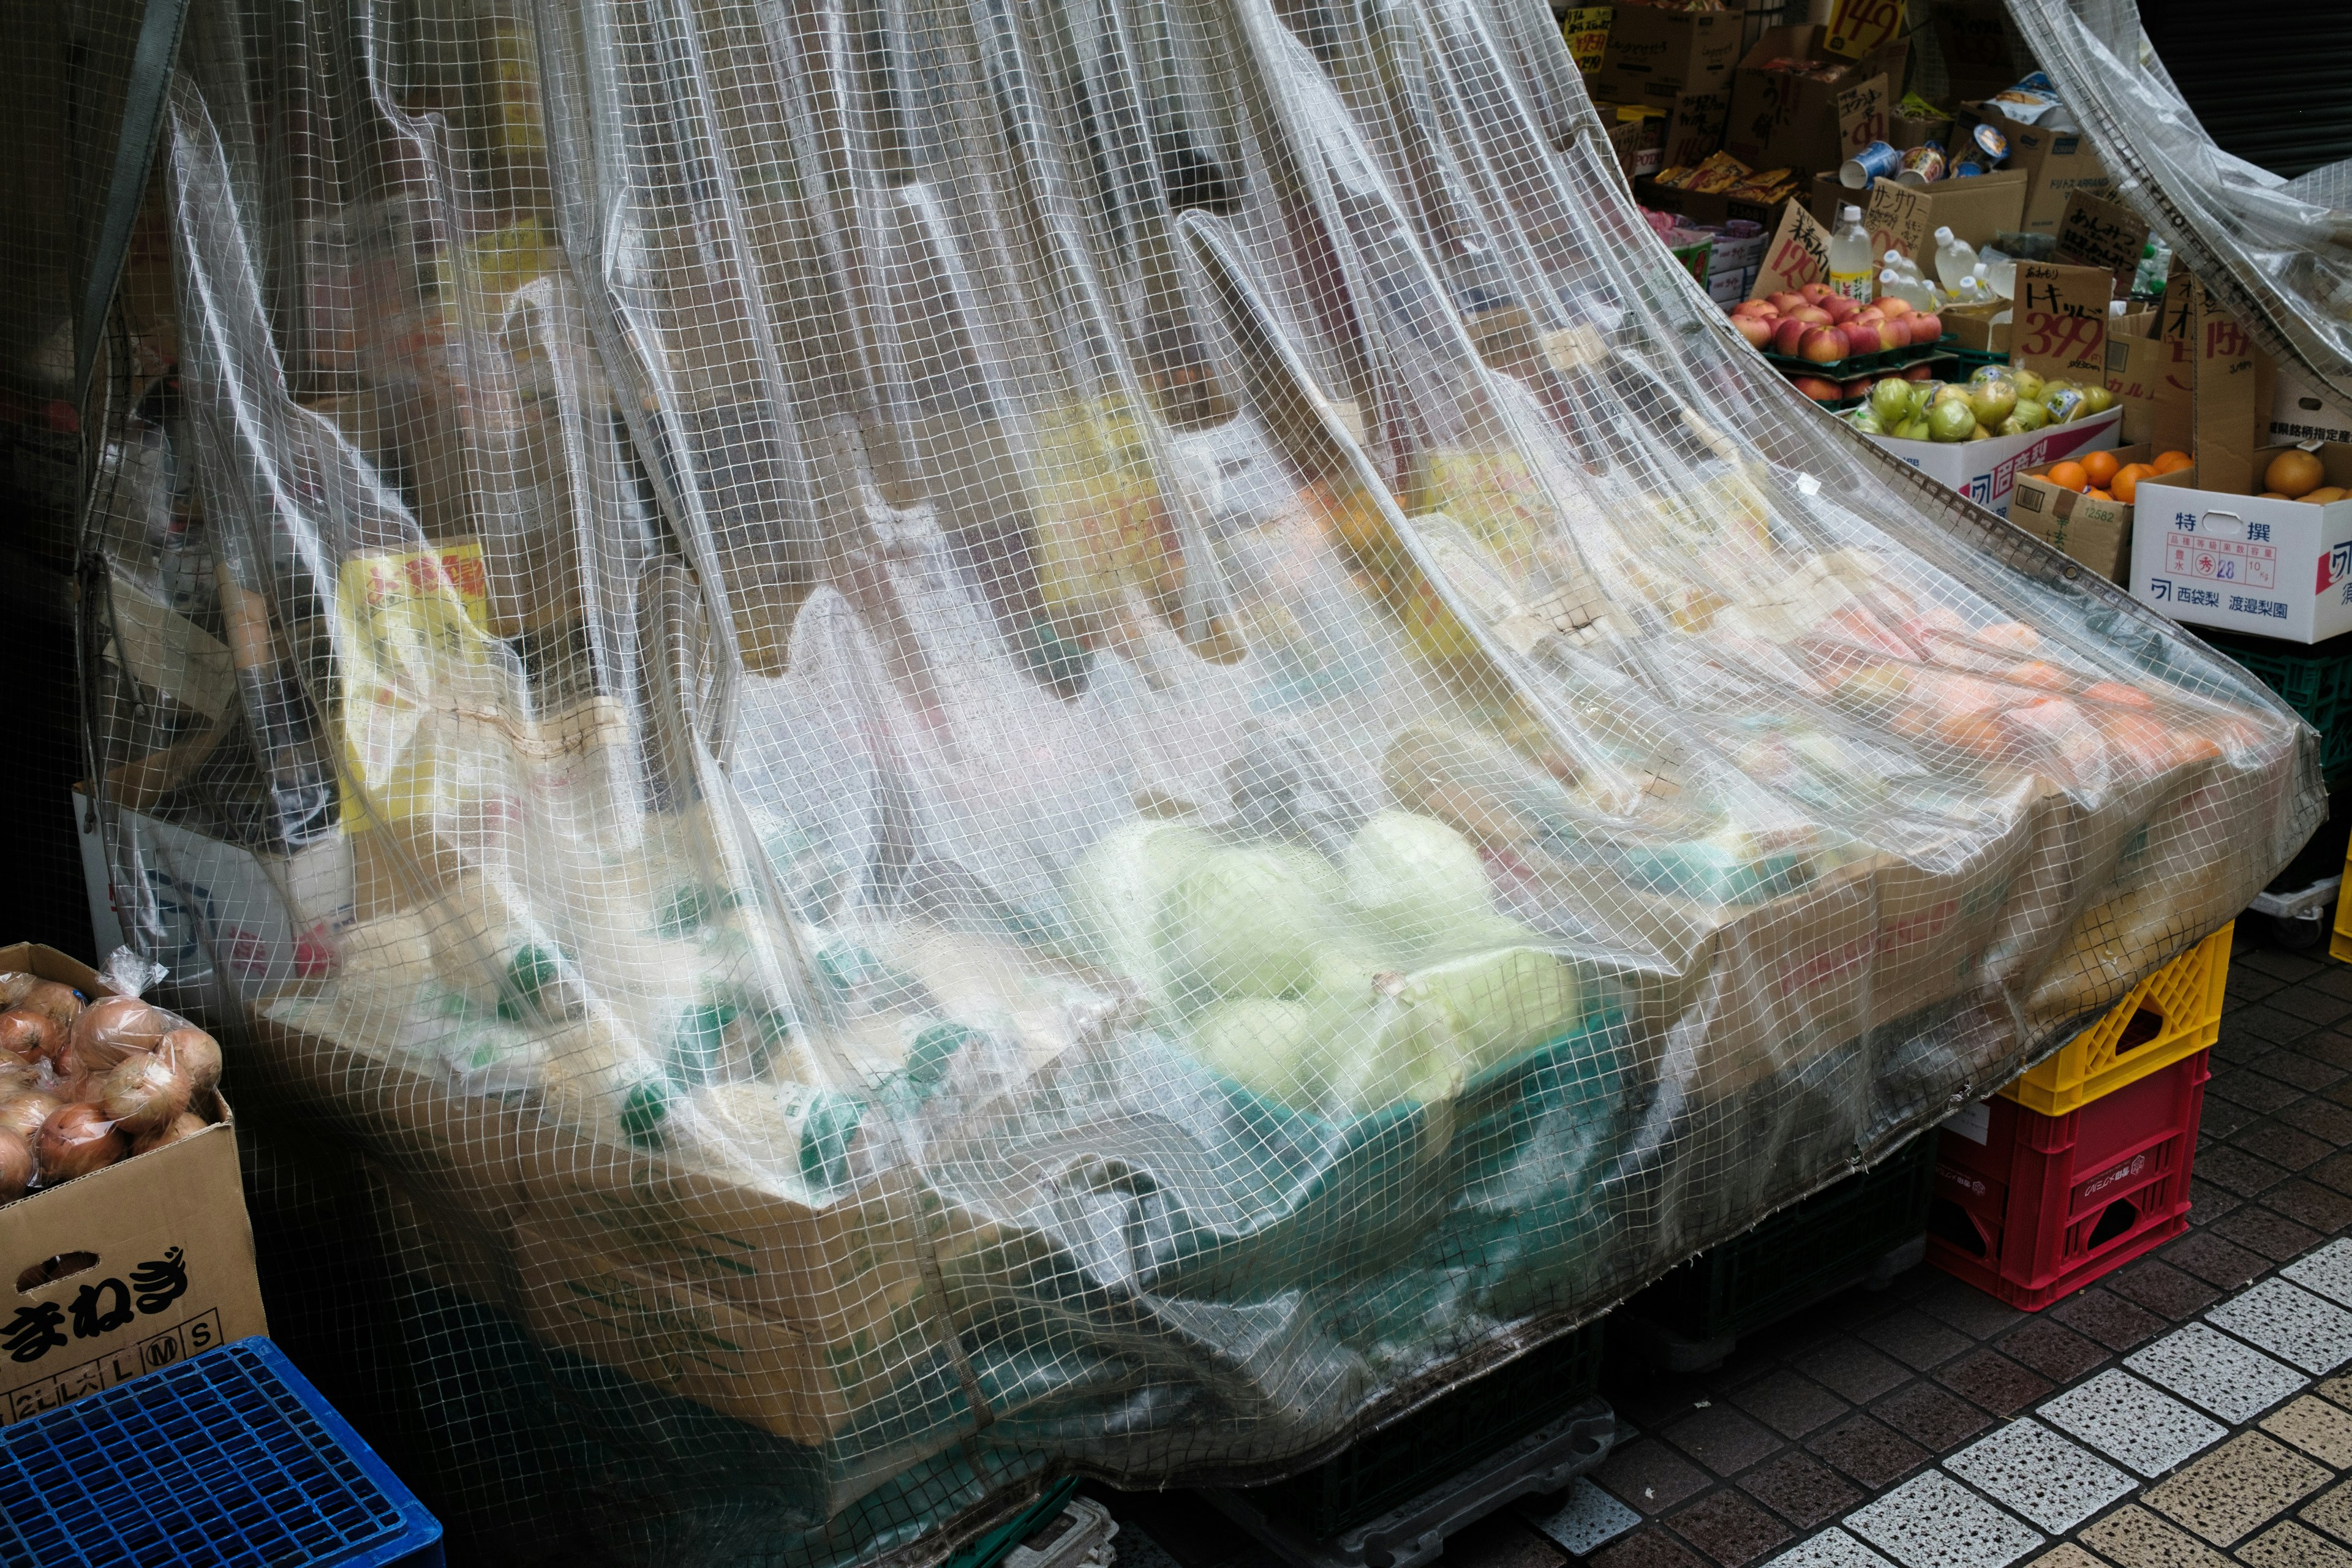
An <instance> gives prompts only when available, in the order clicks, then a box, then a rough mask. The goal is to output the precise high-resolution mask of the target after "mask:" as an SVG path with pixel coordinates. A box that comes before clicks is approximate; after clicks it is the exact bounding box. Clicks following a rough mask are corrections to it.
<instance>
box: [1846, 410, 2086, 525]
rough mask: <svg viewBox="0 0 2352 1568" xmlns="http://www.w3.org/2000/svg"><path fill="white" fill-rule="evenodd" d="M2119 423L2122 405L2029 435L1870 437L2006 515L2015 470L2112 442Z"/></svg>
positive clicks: (1933, 477)
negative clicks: (1952, 438)
mask: <svg viewBox="0 0 2352 1568" xmlns="http://www.w3.org/2000/svg"><path fill="white" fill-rule="evenodd" d="M2122 423H2123V411H2122V410H2121V409H2116V408H2110V409H2108V410H2107V411H2106V412H2105V414H2094V415H2088V416H2084V417H2083V418H2081V419H2077V420H2075V421H2074V423H2073V424H2071V425H2051V426H2045V427H2043V428H2042V429H2040V430H2036V431H2033V432H2032V433H2031V434H2029V435H2024V436H1996V437H1993V438H1992V439H1990V440H1989V441H1954V442H1949V443H1946V442H1939V441H1905V440H1901V439H1899V438H1897V437H1893V436H1873V437H1871V439H1872V440H1874V441H1875V442H1877V443H1878V444H1879V445H1880V446H1882V447H1885V448H1886V449H1887V450H1888V451H1890V452H1892V453H1894V454H1895V456H1896V457H1898V458H1902V459H1903V460H1904V461H1905V462H1906V463H1908V464H1910V465H1911V466H1912V467H1913V468H1916V469H1918V470H1919V471H1920V472H1921V473H1923V474H1926V475H1927V477H1928V478H1929V479H1934V480H1936V481H1937V482H1938V483H1940V484H1947V485H1949V486H1951V487H1952V489H1956V490H1958V491H1959V492H1960V493H1961V494H1962V495H1964V496H1967V497H1968V498H1969V500H1972V501H1974V502H1976V503H1977V504H1978V505H1979V506H1981V507H1989V508H1990V509H1991V510H1994V511H1996V512H1999V513H2000V515H2001V516H2003V517H2007V516H2008V515H2009V506H2010V496H2011V493H2012V491H2013V490H2014V489H2015V488H2016V484H2017V476H2018V475H2019V474H2021V473H2022V472H2024V471H2025V470H2026V469H2027V468H2034V467H2037V466H2039V465H2041V464H2044V463H2054V462H2056V461H2058V460H2059V459H2060V458H2079V457H2081V456H2082V455H2083V454H2084V453H2085V452H2098V451H2104V450H2105V449H2106V448H2108V447H2113V446H2114V445H2115V444H2116V426H2118V425H2120V424H2122Z"/></svg>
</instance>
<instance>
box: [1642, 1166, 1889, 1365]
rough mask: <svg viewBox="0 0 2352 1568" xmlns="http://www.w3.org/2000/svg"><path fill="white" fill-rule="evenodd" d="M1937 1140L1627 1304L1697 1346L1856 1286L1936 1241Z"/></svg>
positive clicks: (1821, 1195)
mask: <svg viewBox="0 0 2352 1568" xmlns="http://www.w3.org/2000/svg"><path fill="white" fill-rule="evenodd" d="M1935 1190H1936V1139H1935V1137H1934V1135H1932V1134H1929V1135H1927V1136H1923V1137H1919V1138H1915V1139H1913V1140H1912V1141H1911V1142H1909V1143H1907V1144H1906V1145H1905V1146H1904V1147H1903V1148H1901V1149H1899V1150H1897V1151H1896V1152H1895V1153H1893V1154H1891V1155H1889V1156H1888V1157H1887V1158H1886V1159H1885V1160H1884V1161H1882V1162H1880V1163H1878V1164H1877V1165H1875V1166H1874V1167H1873V1168H1871V1169H1870V1170H1867V1171H1863V1172H1860V1173H1856V1174H1854V1175H1852V1176H1848V1177H1847V1178H1846V1179H1845V1180H1844V1181H1843V1182H1840V1183H1838V1184H1837V1185H1835V1186H1833V1187H1829V1188H1826V1189H1824V1190H1823V1191H1822V1192H1818V1193H1815V1194H1813V1195H1812V1196H1811V1197H1810V1198H1807V1199H1805V1200H1804V1201H1803V1202H1802V1203H1800V1204H1795V1205H1790V1207H1788V1208H1785V1209H1782V1210H1781V1211H1780V1213H1779V1214H1776V1215H1772V1216H1771V1217H1770V1218H1769V1219H1766V1220H1764V1221H1763V1222H1762V1223H1760V1224H1759V1225H1758V1226H1756V1227H1755V1228H1754V1229H1752V1230H1750V1231H1748V1232H1747V1233H1746V1234H1745V1235H1743V1236H1739V1237H1734V1238H1733V1239H1731V1240H1729V1241H1727V1242H1725V1243H1724V1244H1723V1245H1722V1246H1720V1247H1715V1248H1713V1249H1711V1250H1709V1251H1706V1252H1703V1253H1701V1254H1700V1255H1699V1256H1698V1257H1696V1258H1692V1259H1691V1260H1690V1261H1689V1262H1688V1263H1685V1264H1684V1265H1683V1266H1682V1267H1681V1268H1677V1269H1675V1271H1674V1272H1673V1273H1671V1274H1668V1275H1667V1276H1666V1277H1665V1278H1664V1279H1661V1280H1659V1281H1658V1282H1657V1283H1656V1284H1654V1285H1653V1286H1651V1287H1650V1288H1649V1289H1646V1290H1644V1291H1643V1292H1642V1293H1641V1294H1640V1295H1638V1296H1636V1297H1634V1298H1633V1300H1631V1301H1629V1302H1627V1303H1626V1305H1625V1308H1624V1310H1625V1311H1626V1312H1627V1313H1628V1314H1629V1315H1631V1316H1633V1317H1637V1318H1640V1319H1642V1320H1643V1321H1646V1322H1649V1323H1654V1324H1655V1325H1657V1326H1658V1327H1659V1328H1662V1329H1664V1330H1666V1331H1669V1332H1670V1333H1673V1334H1676V1335H1679V1336H1681V1337H1682V1338H1683V1339H1685V1340H1686V1341H1690V1342H1707V1341H1719V1340H1728V1339H1736V1338H1738V1336H1739V1335H1742V1334H1747V1333H1752V1332H1754V1331H1756V1330H1758V1329H1761V1328H1764V1327H1766V1326H1767V1325H1769V1324H1771V1323H1776V1322H1778V1321H1780V1320H1781V1319H1782V1318H1785V1317H1787V1316H1789V1314H1790V1313H1792V1312H1795V1311H1798V1310H1801V1309H1802V1308H1805V1307H1807V1306H1810V1305H1811V1304H1812V1303H1813V1302H1815V1301H1818V1300H1821V1299H1822V1297H1823V1296H1826V1295H1829V1294H1830V1293H1832V1291H1835V1290H1838V1289H1843V1288H1844V1287H1845V1286H1846V1285H1848V1284H1851V1283H1853V1280H1854V1279H1856V1278H1857V1277H1858V1276H1860V1275H1863V1274H1866V1273H1867V1272H1868V1271H1869V1269H1870V1268H1871V1266H1872V1265H1873V1264H1874V1263H1876V1262H1877V1261H1878V1260H1879V1259H1880V1258H1884V1257H1885V1256H1886V1254H1887V1253H1889V1252H1891V1251H1893V1250H1894V1249H1895V1248H1896V1247H1900V1246H1902V1245H1903V1244H1904V1243H1905V1242H1906V1241H1909V1240H1911V1239H1913V1238H1915V1237H1921V1236H1924V1235H1926V1234H1927V1208H1928V1205H1929V1203H1930V1201H1931V1200H1932V1199H1933V1197H1934V1196H1935Z"/></svg>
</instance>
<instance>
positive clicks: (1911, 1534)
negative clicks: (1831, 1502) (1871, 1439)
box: [1845, 1470, 2042, 1568]
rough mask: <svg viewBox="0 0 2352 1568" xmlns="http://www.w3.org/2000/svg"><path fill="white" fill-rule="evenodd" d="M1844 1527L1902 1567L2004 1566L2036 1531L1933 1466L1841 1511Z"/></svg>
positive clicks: (2030, 1543)
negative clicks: (1870, 1500) (1869, 1500)
mask: <svg viewBox="0 0 2352 1568" xmlns="http://www.w3.org/2000/svg"><path fill="white" fill-rule="evenodd" d="M1845 1527H1846V1529H1848V1530H1849V1531H1853V1533H1854V1534H1855V1535H1858V1536H1860V1537H1861V1538H1862V1539H1863V1540H1864V1541H1865V1542H1869V1543H1870V1544H1871V1545H1873V1546H1875V1547H1876V1548H1878V1550H1879V1551H1881V1552H1885V1554H1886V1555H1887V1556H1889V1557H1891V1558H1893V1559H1894V1560H1895V1562H1896V1563H1900V1564H1902V1568H2008V1565H2009V1564H2010V1563H2014V1562H2016V1561H2017V1560H2018V1559H2019V1558H2021V1557H2022V1556H2024V1555H2025V1554H2026V1553H2027V1552H2031V1551H2032V1550H2033V1549H2034V1548H2035V1547H2037V1546H2040V1545H2041V1544H2042V1533H2041V1532H2040V1531H2037V1530H2035V1529H2033V1528H2032V1526H2031V1525H2028V1524H2027V1523H2025V1522H2024V1521H2022V1520H2020V1519H2018V1518H2017V1517H2016V1516H2014V1515H2012V1514H2009V1513H2005V1512H2003V1511H2002V1510H2000V1509H1998V1508H1995V1507H1994V1506H1993V1505H1992V1504H1990V1503H1989V1502H1987V1501H1986V1500H1984V1499H1982V1498H1980V1497H1979V1496H1978V1495H1977V1494H1976V1493H1974V1492H1972V1491H1970V1490H1969V1489H1968V1488H1966V1487H1964V1486H1962V1485H1960V1483H1959V1482H1958V1481H1956V1480H1954V1479H1952V1478H1951V1477H1949V1476H1948V1475H1945V1474H1943V1473H1942V1472H1941V1471H1938V1470H1929V1471H1928V1472H1927V1474H1926V1475H1923V1476H1918V1477H1915V1478H1914V1479H1911V1480H1908V1481H1906V1482H1904V1483H1903V1484H1902V1485H1901V1486H1899V1487H1897V1488H1895V1490H1893V1491H1891V1492H1889V1493H1887V1494H1886V1495H1885V1497H1883V1498H1880V1499H1879V1500H1877V1501H1876V1502H1874V1503H1869V1504H1866V1505H1865V1506H1864V1507H1862V1508H1858V1509H1856V1510H1854V1511H1853V1512H1852V1513H1850V1514H1848V1515H1846V1517H1845Z"/></svg>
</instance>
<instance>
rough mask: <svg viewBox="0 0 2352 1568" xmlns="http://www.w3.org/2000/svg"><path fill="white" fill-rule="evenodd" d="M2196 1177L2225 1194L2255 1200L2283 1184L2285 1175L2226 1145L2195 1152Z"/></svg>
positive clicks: (2277, 1169) (2267, 1164) (2266, 1161)
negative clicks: (2202, 1178) (2200, 1177)
mask: <svg viewBox="0 0 2352 1568" xmlns="http://www.w3.org/2000/svg"><path fill="white" fill-rule="evenodd" d="M2197 1173H2198V1174H2199V1175H2200V1176H2202V1177H2204V1178H2205V1179H2206V1180H2207V1181H2209V1182H2210V1183H2212V1184H2214V1185H2215V1186H2217V1187H2220V1188H2221V1189H2223V1190H2224V1191H2226V1192H2231V1193H2234V1194H2237V1195H2238V1196H2240V1197H2242V1198H2256V1197H2260V1196H2262V1194H2264V1193H2266V1192H2268V1191H2269V1190H2270V1189H2271V1188H2273V1187H2274V1186H2277V1185H2278V1184H2280V1183H2281V1182H2284V1181H2285V1180H2286V1177H2287V1173H2286V1172H2284V1171H2283V1170H2281V1169H2280V1168H2279V1167H2278V1166H2276V1165H2273V1164H2272V1163H2270V1162H2269V1161H2268V1160H2258V1159H2256V1158H2255V1157H2254V1156H2253V1155H2252V1154H2249V1153H2247V1152H2245V1151H2244V1150H2242V1149H2238V1148H2233V1147H2231V1145H2229V1144H2227V1143H2223V1144H2220V1145H2218V1146H2216V1147H2214V1148H2211V1149H2200V1150H2199V1151H2198V1152H2197Z"/></svg>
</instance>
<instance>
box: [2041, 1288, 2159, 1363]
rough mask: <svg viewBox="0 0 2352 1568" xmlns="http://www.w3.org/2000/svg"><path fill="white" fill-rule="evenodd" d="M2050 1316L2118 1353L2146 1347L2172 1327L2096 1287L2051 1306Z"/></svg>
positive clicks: (2142, 1309)
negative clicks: (2150, 1341)
mask: <svg viewBox="0 0 2352 1568" xmlns="http://www.w3.org/2000/svg"><path fill="white" fill-rule="evenodd" d="M2049 1315H2050V1316H2051V1317H2053V1318H2055V1319H2056V1320H2057V1321H2060V1322H2062V1323H2063V1324H2065V1325H2066V1326H2067V1327H2068V1328H2070V1329H2072V1330H2074V1331H2075V1332H2076V1333H2078V1334H2081V1335H2082V1336H2084V1338H2085V1339H2089V1340H2095V1341H2096V1342H2098V1343H2100V1344H2102V1345H2105V1347H2106V1348H2107V1349H2109V1350H2111V1351H2114V1352H2117V1353H2118V1354H2120V1353H2121V1352H2125V1351H2127V1350H2132V1349H2134V1348H2136V1347H2137V1346H2139V1345H2143V1344H2146V1343H2147V1342H2148V1341H2149V1340H2152V1339H2154V1338H2155V1337H2156V1336H2157V1335H2158V1334H2160V1333H2162V1332H2164V1331H2165V1330H2166V1329H2168V1328H2169V1327H2170V1326H2171V1325H2170V1324H2168V1323H2167V1322H2166V1321H2164V1320H2163V1319H2162V1318H2159V1317H2158V1316H2157V1315H2156V1314H2155V1313H2153V1312H2151V1311H2148V1310H2146V1309H2145V1308H2141V1307H2136V1306H2134V1305H2133V1304H2132V1303H2131V1302H2129V1301H2126V1300H2124V1299H2123V1298H2122V1297H2120V1296H2118V1295H2116V1294H2115V1293H2113V1292H2112V1291H2108V1290H2102V1289H2098V1288H2096V1287H2093V1288H2092V1289H2088V1290H2082V1291H2078V1292H2076V1293H2075V1294H2074V1295H2072V1296H2069V1297H2067V1298H2066V1299H2065V1300H2063V1301H2060V1302H2058V1303H2057V1304H2055V1305H2054V1306H2053V1307H2051V1308H2050V1309H2049Z"/></svg>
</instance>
